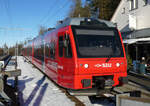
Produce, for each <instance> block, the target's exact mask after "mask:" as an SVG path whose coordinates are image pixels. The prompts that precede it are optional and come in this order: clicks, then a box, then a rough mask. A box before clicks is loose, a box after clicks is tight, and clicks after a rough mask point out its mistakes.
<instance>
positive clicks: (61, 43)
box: [58, 36, 63, 57]
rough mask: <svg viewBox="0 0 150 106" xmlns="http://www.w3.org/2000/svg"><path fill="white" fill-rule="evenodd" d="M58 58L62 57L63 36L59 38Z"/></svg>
mask: <svg viewBox="0 0 150 106" xmlns="http://www.w3.org/2000/svg"><path fill="white" fill-rule="evenodd" d="M58 43H59V57H63V36H60V37H59V41H58Z"/></svg>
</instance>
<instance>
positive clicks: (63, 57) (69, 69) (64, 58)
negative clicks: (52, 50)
mask: <svg viewBox="0 0 150 106" xmlns="http://www.w3.org/2000/svg"><path fill="white" fill-rule="evenodd" d="M58 42H59V59H58V60H59V62H58V73H59V76H58V81H59V83H60V84H61V85H63V86H65V87H71V86H73V76H72V75H73V74H72V73H73V66H74V61H73V55H72V48H71V41H70V36H69V34H64V35H60V36H59V41H58Z"/></svg>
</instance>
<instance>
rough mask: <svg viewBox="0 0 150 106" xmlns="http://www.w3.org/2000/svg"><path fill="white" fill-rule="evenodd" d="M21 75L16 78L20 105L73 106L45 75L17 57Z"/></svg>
mask: <svg viewBox="0 0 150 106" xmlns="http://www.w3.org/2000/svg"><path fill="white" fill-rule="evenodd" d="M17 62H18V68H20V69H21V76H19V78H18V89H19V99H20V103H21V104H20V105H21V106H74V105H75V104H74V102H72V101H71V100H70V99H68V98H67V97H66V95H65V94H64V93H62V92H61V91H60V90H59V89H58V88H57V87H56V86H55V85H54V84H53V82H51V81H50V80H49V79H48V78H47V77H45V76H44V74H42V73H41V72H40V71H39V70H38V69H36V68H34V67H33V65H32V64H29V63H27V62H24V58H23V57H21V56H19V57H18V59H17Z"/></svg>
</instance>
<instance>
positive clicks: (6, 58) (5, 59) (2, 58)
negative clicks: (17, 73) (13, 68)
mask: <svg viewBox="0 0 150 106" xmlns="http://www.w3.org/2000/svg"><path fill="white" fill-rule="evenodd" d="M11 57H12V56H10V55H5V56H0V61H1V62H2V64H3V65H4V66H3V68H5V67H6V66H7V64H8V62H9V60H10V59H11Z"/></svg>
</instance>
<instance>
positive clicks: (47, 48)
mask: <svg viewBox="0 0 150 106" xmlns="http://www.w3.org/2000/svg"><path fill="white" fill-rule="evenodd" d="M45 56H46V57H50V46H49V44H48V43H47V44H45Z"/></svg>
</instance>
